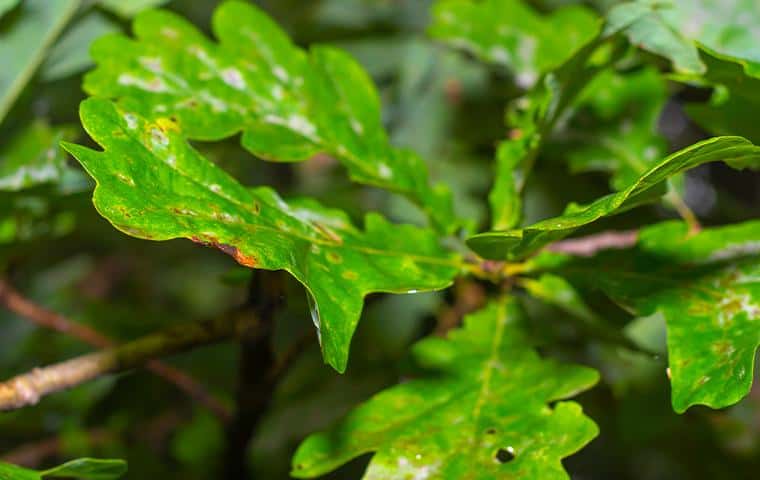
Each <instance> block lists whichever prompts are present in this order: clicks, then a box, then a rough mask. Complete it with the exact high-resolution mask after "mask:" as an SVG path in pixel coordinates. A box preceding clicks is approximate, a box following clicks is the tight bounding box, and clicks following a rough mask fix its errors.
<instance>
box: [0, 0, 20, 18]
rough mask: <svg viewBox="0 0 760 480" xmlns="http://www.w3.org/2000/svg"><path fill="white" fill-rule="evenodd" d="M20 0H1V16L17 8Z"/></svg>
mask: <svg viewBox="0 0 760 480" xmlns="http://www.w3.org/2000/svg"><path fill="white" fill-rule="evenodd" d="M19 1H20V0H0V18H2V16H3V15H5V14H6V13H8V12H9V11H11V10H13V9H14V8H16V5H18V4H19Z"/></svg>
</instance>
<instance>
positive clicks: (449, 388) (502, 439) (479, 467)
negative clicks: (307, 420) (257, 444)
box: [292, 299, 598, 480]
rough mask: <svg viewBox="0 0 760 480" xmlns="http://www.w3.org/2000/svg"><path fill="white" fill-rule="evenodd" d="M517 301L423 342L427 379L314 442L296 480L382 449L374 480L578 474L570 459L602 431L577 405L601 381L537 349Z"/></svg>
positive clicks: (380, 399)
mask: <svg viewBox="0 0 760 480" xmlns="http://www.w3.org/2000/svg"><path fill="white" fill-rule="evenodd" d="M523 321H524V318H523V312H522V309H521V308H520V305H519V304H518V303H517V301H516V300H514V299H507V300H499V301H495V302H493V303H491V304H490V305H489V306H487V307H486V308H485V309H483V310H481V311H480V312H478V313H476V314H473V315H470V316H468V317H467V318H466V319H465V324H464V327H463V328H461V329H458V330H454V331H452V332H451V333H449V336H448V338H447V339H443V338H437V337H431V338H428V339H425V340H423V341H421V342H419V343H418V344H416V345H415V346H414V350H413V351H414V357H415V360H416V363H417V364H418V365H419V366H420V367H422V368H423V369H424V370H425V371H426V372H427V373H426V374H424V376H423V377H422V378H418V379H415V380H411V381H409V382H406V383H402V384H400V385H397V386H395V387H392V388H390V389H388V390H385V391H383V392H381V393H379V394H377V395H376V396H374V397H373V398H371V399H370V400H369V401H367V402H366V403H364V404H363V405H361V406H359V407H358V408H356V409H355V410H354V411H353V412H351V413H350V414H349V415H348V416H347V417H346V418H345V419H344V420H342V421H341V422H340V423H339V424H338V425H336V426H335V427H333V428H332V429H331V430H329V431H328V432H325V433H318V434H315V435H312V436H311V437H309V438H307V439H306V441H305V442H304V443H303V444H302V445H301V446H300V448H299V449H298V451H297V452H296V454H295V457H294V459H293V472H292V473H293V475H295V476H297V477H315V476H318V475H321V474H324V473H326V472H328V471H330V470H333V469H335V468H336V467H338V466H339V465H341V464H343V463H345V462H347V461H349V460H351V459H352V458H355V457H358V456H360V455H362V454H365V453H367V452H376V453H375V455H374V457H373V458H372V460H371V462H370V464H369V467H368V469H367V472H366V473H365V475H364V478H365V479H381V478H382V479H387V478H446V479H451V480H456V479H461V478H467V479H489V480H490V479H494V478H504V479H506V478H514V479H517V478H542V479H564V478H569V477H568V476H567V474H566V473H565V471H564V469H563V468H562V464H561V462H560V460H561V459H562V458H564V457H566V456H568V455H571V454H573V453H575V452H576V451H578V450H579V449H580V448H582V447H583V446H584V445H585V444H586V443H588V442H589V441H590V440H591V439H592V438H594V436H596V434H597V428H596V425H595V424H594V423H593V422H592V421H591V420H590V419H588V418H587V417H585V416H584V415H583V413H582V411H581V408H580V406H579V405H577V404H576V403H574V402H558V403H556V404H555V405H554V406H553V407H549V406H548V405H547V404H548V403H550V402H554V401H557V400H561V399H564V398H567V397H570V396H572V395H575V394H577V393H579V392H581V391H583V390H586V389H588V388H589V387H591V386H592V385H593V384H594V383H596V381H597V378H598V375H597V373H596V372H595V371H594V370H592V369H590V368H586V367H581V366H577V365H567V364H562V363H559V362H556V361H554V360H544V359H542V358H541V357H539V356H538V354H537V353H536V352H535V350H533V349H532V348H530V346H529V340H528V338H527V337H526V335H525V334H524V333H523V331H522V328H521V326H520V324H521V323H522V322H523Z"/></svg>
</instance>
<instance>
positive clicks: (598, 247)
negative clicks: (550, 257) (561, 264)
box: [546, 230, 639, 257]
mask: <svg viewBox="0 0 760 480" xmlns="http://www.w3.org/2000/svg"><path fill="white" fill-rule="evenodd" d="M638 238H639V231H638V230H625V231H610V232H602V233H597V234H595V235H589V236H587V237H580V238H571V239H568V240H561V241H559V242H554V243H552V244H551V245H549V246H548V247H546V249H547V250H549V251H550V252H556V253H566V254H568V255H576V256H579V257H591V256H593V255H595V254H596V253H598V252H600V251H602V250H609V249H616V250H621V249H624V248H630V247H633V246H634V245H636V242H637V241H638Z"/></svg>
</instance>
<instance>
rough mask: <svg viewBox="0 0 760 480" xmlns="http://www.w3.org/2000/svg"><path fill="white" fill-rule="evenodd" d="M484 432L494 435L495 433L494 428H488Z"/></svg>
mask: <svg viewBox="0 0 760 480" xmlns="http://www.w3.org/2000/svg"><path fill="white" fill-rule="evenodd" d="M486 433H487V434H488V435H494V434H495V433H496V429H495V428H489V429H488V430H486Z"/></svg>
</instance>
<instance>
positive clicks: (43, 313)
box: [0, 278, 230, 421]
mask: <svg viewBox="0 0 760 480" xmlns="http://www.w3.org/2000/svg"><path fill="white" fill-rule="evenodd" d="M0 303H2V304H3V305H5V307H6V308H7V309H8V310H10V311H11V312H14V313H16V314H17V315H19V316H21V317H24V318H26V319H27V320H29V321H31V322H32V323H34V324H35V325H39V326H41V327H44V328H47V329H50V330H54V331H56V332H60V333H64V334H66V335H70V336H72V337H75V338H78V339H79V340H81V341H83V342H84V343H87V344H89V345H92V346H93V347H98V348H108V347H112V346H113V345H114V342H113V340H111V339H110V338H108V337H107V336H105V335H103V334H101V333H100V332H98V331H96V330H94V329H92V328H90V327H88V326H86V325H82V324H80V323H77V322H74V321H71V320H69V319H68V318H66V317H64V316H63V315H61V314H59V313H56V312H53V311H50V310H48V309H46V308H44V307H41V306H39V305H37V304H36V303H34V302H33V301H32V300H30V299H29V298H27V297H25V296H24V295H22V294H21V293H20V292H19V291H18V290H16V289H15V288H14V287H13V285H11V284H10V282H8V280H7V279H2V278H0ZM147 368H148V370H150V371H151V372H153V373H154V374H155V375H157V376H159V377H161V378H163V379H164V380H166V381H168V382H169V383H172V384H174V385H175V386H176V387H177V388H179V389H180V390H181V391H183V392H185V393H186V394H187V395H188V396H189V397H190V398H192V399H194V400H195V401H197V402H198V403H199V404H201V405H204V406H205V407H206V408H208V409H209V410H210V411H211V412H213V413H214V414H215V415H216V416H217V417H219V418H220V419H221V420H222V421H227V420H229V418H230V413H229V411H228V409H227V407H225V406H224V405H223V404H222V403H221V402H220V401H219V400H217V399H216V398H214V397H213V396H212V395H211V394H210V393H209V392H208V391H207V390H206V389H205V388H204V387H203V385H201V384H200V383H198V381H196V380H195V379H194V378H192V377H191V376H190V375H188V374H187V373H185V372H183V371H181V370H179V369H177V368H175V367H172V366H170V365H167V364H165V363H163V362H160V361H158V360H152V361H150V362H148V363H147Z"/></svg>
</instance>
